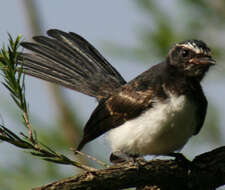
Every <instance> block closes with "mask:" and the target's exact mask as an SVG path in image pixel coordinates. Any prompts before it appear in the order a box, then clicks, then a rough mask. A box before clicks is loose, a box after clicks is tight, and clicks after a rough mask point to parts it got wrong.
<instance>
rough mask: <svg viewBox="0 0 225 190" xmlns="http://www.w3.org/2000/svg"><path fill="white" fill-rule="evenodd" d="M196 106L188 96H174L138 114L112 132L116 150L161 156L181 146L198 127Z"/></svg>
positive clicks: (109, 136)
mask: <svg viewBox="0 0 225 190" xmlns="http://www.w3.org/2000/svg"><path fill="white" fill-rule="evenodd" d="M195 121H196V112H195V107H194V105H193V104H192V103H191V102H190V101H189V100H188V99H187V98H186V96H179V97H176V96H174V95H171V97H170V98H169V99H168V100H167V101H165V102H164V103H163V104H162V103H160V104H159V103H158V104H157V103H156V104H154V108H150V109H149V110H147V111H145V112H144V113H142V115H140V116H139V117H137V118H135V119H132V120H129V121H127V122H125V123H124V124H123V125H121V126H119V127H117V128H115V129H112V130H110V131H109V135H108V139H109V141H110V144H111V146H112V150H113V151H121V152H124V153H130V154H141V155H148V154H153V155H159V154H167V153H170V152H173V151H175V150H178V149H180V148H182V147H183V146H184V145H185V143H186V142H187V141H188V139H189V138H190V137H191V136H192V135H193V133H194V130H195V127H196V123H195Z"/></svg>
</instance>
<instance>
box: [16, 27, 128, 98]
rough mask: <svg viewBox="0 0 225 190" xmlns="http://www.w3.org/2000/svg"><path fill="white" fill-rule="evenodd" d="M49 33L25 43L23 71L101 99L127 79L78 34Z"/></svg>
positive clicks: (20, 58)
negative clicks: (27, 50)
mask: <svg viewBox="0 0 225 190" xmlns="http://www.w3.org/2000/svg"><path fill="white" fill-rule="evenodd" d="M47 34H48V36H50V37H46V36H35V37H33V39H34V41H35V42H36V43H30V42H22V43H21V45H22V46H23V47H24V48H25V49H29V50H31V51H33V52H34V53H33V54H30V53H21V55H20V56H19V64H21V65H23V68H24V73H25V74H28V75H31V76H34V77H37V78H40V79H43V80H46V81H49V82H53V83H56V84H59V85H62V86H65V87H67V88H70V89H73V90H76V91H79V92H82V93H84V94H87V95H89V96H93V97H96V98H97V99H98V100H100V99H102V98H106V97H108V96H109V95H111V93H112V91H113V90H114V89H116V88H119V87H120V86H121V85H123V84H125V83H126V81H125V80H124V79H123V77H122V76H121V75H120V74H119V73H118V72H117V71H116V69H115V68H114V67H112V65H110V63H109V62H108V61H107V60H106V59H105V58H104V57H103V56H102V55H101V54H100V53H99V52H98V51H97V50H96V49H95V48H94V47H93V46H92V45H91V44H90V43H89V42H87V41H86V40H85V39H84V38H82V37H81V36H79V35H78V34H75V33H72V32H69V33H66V32H63V31H60V30H57V29H52V30H48V32H47Z"/></svg>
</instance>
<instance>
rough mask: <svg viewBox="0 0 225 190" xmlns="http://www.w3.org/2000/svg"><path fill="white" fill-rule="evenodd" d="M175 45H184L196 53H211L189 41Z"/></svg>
mask: <svg viewBox="0 0 225 190" xmlns="http://www.w3.org/2000/svg"><path fill="white" fill-rule="evenodd" d="M176 46H180V47H185V48H188V49H191V50H192V51H194V52H195V53H197V54H205V55H211V52H210V51H204V50H203V49H202V48H199V47H198V46H197V45H195V44H192V43H190V42H188V43H187V44H177V45H176Z"/></svg>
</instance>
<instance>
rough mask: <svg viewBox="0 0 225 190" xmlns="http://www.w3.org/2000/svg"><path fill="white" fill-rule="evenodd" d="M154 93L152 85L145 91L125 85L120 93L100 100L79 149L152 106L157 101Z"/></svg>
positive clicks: (85, 129)
mask: <svg viewBox="0 0 225 190" xmlns="http://www.w3.org/2000/svg"><path fill="white" fill-rule="evenodd" d="M153 93H154V92H153V91H152V89H151V88H150V87H149V89H147V90H144V91H142V90H140V91H136V88H135V87H134V86H133V85H132V86H130V85H129V86H126V85H125V86H123V89H122V90H121V91H120V92H119V93H117V94H116V95H114V96H111V97H110V98H109V99H107V100H106V101H103V102H100V103H99V105H98V107H97V108H96V109H95V111H94V112H93V113H92V115H91V117H90V119H89V120H88V122H87V124H86V126H85V128H84V135H83V139H82V141H81V143H80V144H79V146H78V150H81V149H82V148H83V146H84V145H85V144H86V143H88V142H89V141H91V140H93V139H95V138H97V137H98V136H100V135H102V134H103V133H105V132H107V131H109V130H110V129H112V128H115V127H118V126H120V125H122V124H123V123H125V122H126V121H127V120H130V119H132V118H135V117H137V116H139V115H140V114H141V113H142V112H143V111H144V110H146V109H147V108H150V107H152V105H153V103H154V101H155V100H154V94H153Z"/></svg>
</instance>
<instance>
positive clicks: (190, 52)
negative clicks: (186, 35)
mask: <svg viewBox="0 0 225 190" xmlns="http://www.w3.org/2000/svg"><path fill="white" fill-rule="evenodd" d="M168 62H169V64H170V65H171V66H172V67H173V68H175V69H176V70H177V71H181V72H182V73H184V75H185V76H187V77H193V78H196V79H197V80H199V81H200V80H202V78H203V77H204V75H205V73H206V72H207V71H208V70H209V68H210V66H212V65H215V63H216V61H215V60H214V59H212V57H211V50H210V49H209V48H208V47H207V45H206V44H205V43H204V42H203V41H200V40H187V41H183V42H181V43H178V44H175V45H174V46H173V47H172V48H171V50H170V51H169V54H168Z"/></svg>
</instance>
